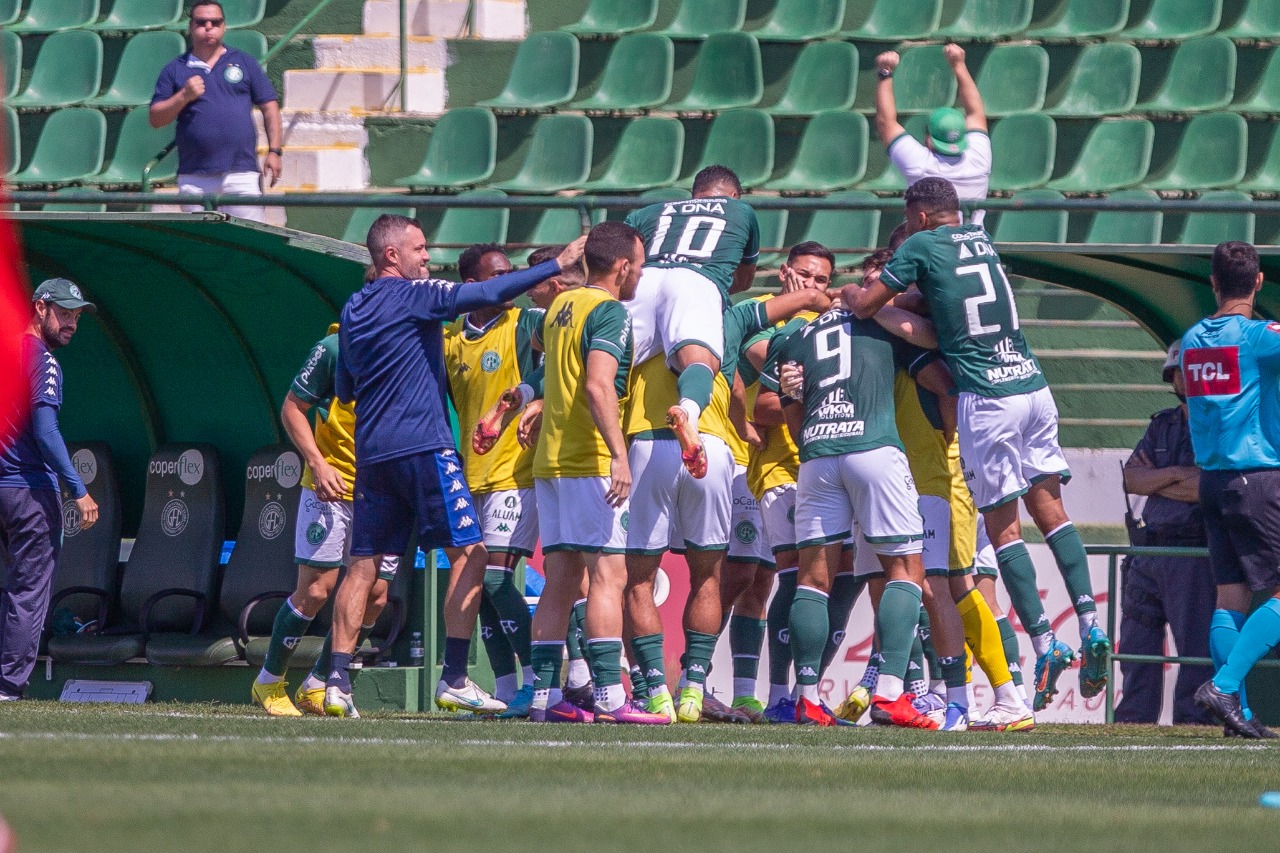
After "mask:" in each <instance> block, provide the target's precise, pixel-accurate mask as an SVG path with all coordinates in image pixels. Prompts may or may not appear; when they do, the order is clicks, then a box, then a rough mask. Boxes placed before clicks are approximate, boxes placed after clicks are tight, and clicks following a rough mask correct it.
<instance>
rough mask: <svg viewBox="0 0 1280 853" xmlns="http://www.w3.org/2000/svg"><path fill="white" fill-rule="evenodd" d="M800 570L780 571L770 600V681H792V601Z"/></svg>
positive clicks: (768, 619)
mask: <svg viewBox="0 0 1280 853" xmlns="http://www.w3.org/2000/svg"><path fill="white" fill-rule="evenodd" d="M797 577H799V572H797V571H790V572H778V589H777V591H775V592H774V594H773V600H772V601H770V602H769V611H768V614H767V616H768V618H767V620H766V621H767V622H768V624H769V683H770V684H789V683H790V681H791V644H790V625H791V601H792V599H794V598H795V595H796V578H797Z"/></svg>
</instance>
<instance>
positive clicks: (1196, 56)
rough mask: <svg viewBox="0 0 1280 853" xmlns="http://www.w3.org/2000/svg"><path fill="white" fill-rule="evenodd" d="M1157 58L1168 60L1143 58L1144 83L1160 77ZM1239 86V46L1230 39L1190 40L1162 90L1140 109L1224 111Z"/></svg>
mask: <svg viewBox="0 0 1280 853" xmlns="http://www.w3.org/2000/svg"><path fill="white" fill-rule="evenodd" d="M1161 53H1164V52H1163V51H1162V52H1161ZM1157 56H1159V57H1160V58H1164V56H1161V54H1160V53H1156V52H1153V51H1148V52H1147V53H1145V54H1144V55H1143V58H1142V59H1143V61H1142V68H1143V78H1144V81H1145V80H1149V79H1152V78H1155V77H1156V68H1157V67H1158V65H1157V63H1156V61H1155V60H1156V58H1157ZM1235 86H1236V46H1235V43H1234V42H1232V41H1231V39H1229V38H1227V37H1226V36H1205V37H1204V38H1196V39H1190V40H1188V41H1184V42H1182V43H1181V44H1180V45H1178V46H1177V48H1175V49H1174V51H1173V55H1172V57H1170V58H1169V59H1168V66H1167V72H1166V73H1165V75H1164V78H1163V79H1162V80H1161V81H1160V83H1159V86H1158V88H1157V89H1156V90H1155V91H1154V92H1152V93H1151V94H1150V96H1149V97H1147V98H1145V99H1144V100H1143V101H1141V102H1140V103H1139V104H1138V105H1137V107H1136V109H1137V111H1138V112H1146V113H1192V112H1206V111H1208V110H1220V109H1222V108H1223V107H1225V106H1227V105H1228V104H1230V103H1231V98H1232V96H1233V95H1234V94H1235Z"/></svg>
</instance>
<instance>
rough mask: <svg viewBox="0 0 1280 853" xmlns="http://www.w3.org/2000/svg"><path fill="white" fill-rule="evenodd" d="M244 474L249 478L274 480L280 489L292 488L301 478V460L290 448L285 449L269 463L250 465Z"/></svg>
mask: <svg viewBox="0 0 1280 853" xmlns="http://www.w3.org/2000/svg"><path fill="white" fill-rule="evenodd" d="M245 476H246V477H247V478H248V479H250V480H275V481H276V484H277V485H279V486H280V488H282V489H292V488H293V487H294V486H296V485H298V480H300V479H301V478H302V460H301V459H300V458H299V457H298V454H296V453H294V452H293V451H292V450H286V451H285V452H284V453H281V454H280V455H279V456H277V457H276V461H275V462H273V463H271V464H270V465H250V466H249V467H248V469H246V472H245Z"/></svg>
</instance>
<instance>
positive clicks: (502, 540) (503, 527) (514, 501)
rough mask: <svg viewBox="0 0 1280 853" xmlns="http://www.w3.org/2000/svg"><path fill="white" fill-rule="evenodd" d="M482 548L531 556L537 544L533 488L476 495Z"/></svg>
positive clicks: (536, 514) (536, 507) (501, 552)
mask: <svg viewBox="0 0 1280 853" xmlns="http://www.w3.org/2000/svg"><path fill="white" fill-rule="evenodd" d="M474 497H475V500H476V509H477V510H479V512H478V514H479V516H480V526H481V528H482V529H483V531H484V547H485V548H486V549H488V550H489V551H491V552H497V553H499V554H517V555H519V556H521V557H532V556H533V549H534V548H535V547H536V546H537V544H538V503H537V501H536V500H534V497H533V489H503V490H502V491H498V492H477V493H476V494H475V495H474Z"/></svg>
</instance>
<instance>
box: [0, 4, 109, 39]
mask: <svg viewBox="0 0 1280 853" xmlns="http://www.w3.org/2000/svg"><path fill="white" fill-rule="evenodd" d="M96 20H98V0H31V2H30V3H29V4H28V5H27V12H26V14H25V15H23V16H22V18H21V19H19V20H18V21H16V22H14V23H12V24H10V25H9V28H10V29H12V30H13V31H14V32H15V33H57V32H62V31H63V30H75V29H79V28H80V27H86V26H88V25H89V24H92V23H93V22H94V21H96Z"/></svg>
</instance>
